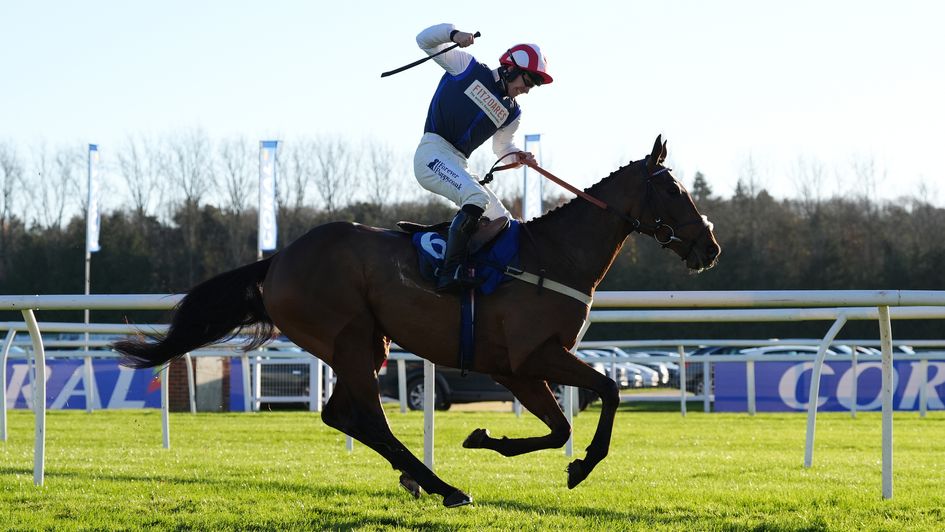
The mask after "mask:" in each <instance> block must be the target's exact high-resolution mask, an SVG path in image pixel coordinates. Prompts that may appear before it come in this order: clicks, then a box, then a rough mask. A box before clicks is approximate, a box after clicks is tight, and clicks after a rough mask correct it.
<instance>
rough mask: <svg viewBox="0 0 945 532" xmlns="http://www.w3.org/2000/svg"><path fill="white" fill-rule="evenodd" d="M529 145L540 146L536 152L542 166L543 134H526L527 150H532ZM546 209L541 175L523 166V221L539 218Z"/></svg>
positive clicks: (536, 157)
mask: <svg viewBox="0 0 945 532" xmlns="http://www.w3.org/2000/svg"><path fill="white" fill-rule="evenodd" d="M529 145H532V146H538V153H535V159H536V160H537V161H538V165H539V166H541V135H539V134H532V135H525V151H532V150H533V149H534V148H532V149H530V148H529ZM543 211H544V209H543V206H542V182H541V176H539V175H538V173H537V172H535V171H534V170H532V169H531V168H529V167H528V166H525V167H523V170H522V221H524V222H527V221H528V220H531V219H532V218H537V217H539V216H541V215H542V212H543Z"/></svg>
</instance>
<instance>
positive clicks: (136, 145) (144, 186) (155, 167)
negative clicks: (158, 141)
mask: <svg viewBox="0 0 945 532" xmlns="http://www.w3.org/2000/svg"><path fill="white" fill-rule="evenodd" d="M164 167H165V163H164V161H163V152H162V151H161V149H160V146H157V145H155V144H153V143H150V142H149V141H147V140H146V139H145V138H143V137H138V138H135V137H133V136H130V135H129V136H128V137H127V138H126V139H125V141H124V144H122V146H121V149H120V150H119V151H118V173H119V174H120V175H121V177H122V179H124V181H125V185H127V187H128V192H129V194H130V195H131V203H132V205H133V207H134V210H135V212H136V213H137V214H138V215H139V216H144V215H146V214H147V213H148V212H149V208H151V207H152V206H154V207H155V208H156V207H157V205H158V204H159V203H160V196H161V192H162V189H163V186H162V183H163V180H162V179H161V177H162V173H163V170H164Z"/></svg>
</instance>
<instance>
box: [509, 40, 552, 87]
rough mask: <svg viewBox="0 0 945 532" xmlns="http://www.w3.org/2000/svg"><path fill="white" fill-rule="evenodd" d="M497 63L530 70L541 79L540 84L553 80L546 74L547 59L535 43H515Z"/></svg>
mask: <svg viewBox="0 0 945 532" xmlns="http://www.w3.org/2000/svg"><path fill="white" fill-rule="evenodd" d="M499 63H500V64H503V65H506V66H510V67H516V68H518V69H519V70H524V71H526V72H531V73H532V74H534V75H536V76H537V77H539V78H540V79H541V82H542V84H545V83H551V82H552V81H554V78H552V77H551V76H549V75H548V60H547V59H545V56H544V55H543V54H542V53H541V48H539V47H538V45H537V44H516V45H515V46H513V47H511V48H509V50H508V51H507V52H505V53H504V54H502V57H500V58H499Z"/></svg>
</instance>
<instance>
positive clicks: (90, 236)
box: [85, 144, 102, 253]
mask: <svg viewBox="0 0 945 532" xmlns="http://www.w3.org/2000/svg"><path fill="white" fill-rule="evenodd" d="M98 165H99V155H98V144H89V187H88V191H89V198H88V199H89V201H88V212H87V213H86V216H85V251H86V252H87V253H95V252H96V251H98V250H99V249H101V247H99V245H98V233H99V228H100V226H101V222H102V220H101V217H100V213H99V205H98V199H99V183H98Z"/></svg>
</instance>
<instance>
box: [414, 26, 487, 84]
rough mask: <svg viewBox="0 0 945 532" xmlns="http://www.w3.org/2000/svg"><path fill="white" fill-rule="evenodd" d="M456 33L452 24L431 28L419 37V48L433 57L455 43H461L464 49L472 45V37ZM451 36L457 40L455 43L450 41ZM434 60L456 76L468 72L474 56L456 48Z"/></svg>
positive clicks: (422, 32)
mask: <svg viewBox="0 0 945 532" xmlns="http://www.w3.org/2000/svg"><path fill="white" fill-rule="evenodd" d="M454 31H456V26H454V25H452V24H437V25H435V26H430V27H429V28H427V29H425V30H423V31H421V32H420V33H419V34H418V35H417V46H419V47H420V48H421V49H422V50H423V51H424V52H426V53H427V54H428V55H433V54H435V53H437V52H439V51H440V50H442V49H443V48H445V47H447V46H451V45H453V44H455V43H459V44H460V47H463V48H464V47H466V46H469V45H470V44H472V41H473V40H474V37H473V36H472V35H470V34H468V33H465V32H459V31H457V32H456V33H455V34H454V33H453V32H454ZM451 34H452V35H453V37H454V38H456V39H457V40H456V41H455V42H454V41H453V40H451V39H450V35H451ZM433 60H434V61H436V63H437V64H438V65H440V66H441V67H443V70H446V71H447V72H449V73H450V74H452V75H454V76H455V75H457V74H460V73H462V72H463V71H464V70H466V67H468V66H469V63H471V62H472V61H473V56H472V55H470V54H468V53H466V52H464V51H463V50H461V49H459V48H455V49H453V50H450V51H449V52H446V53H445V54H442V55H438V56H436V57H434V58H433Z"/></svg>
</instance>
